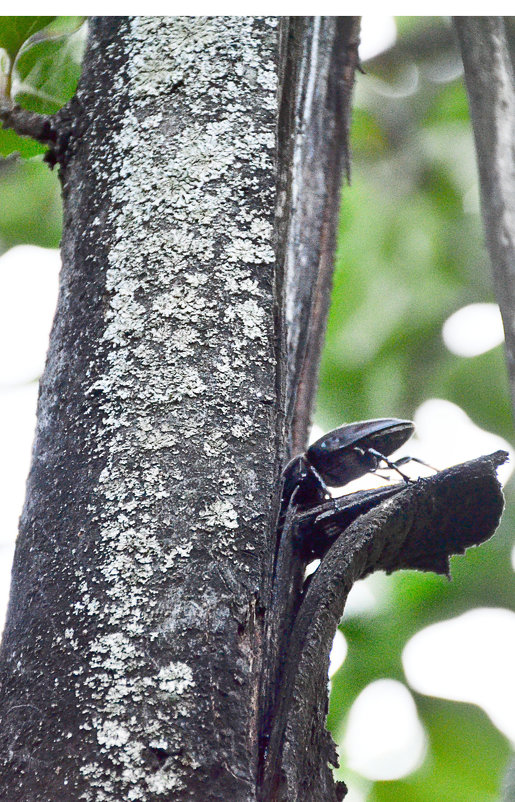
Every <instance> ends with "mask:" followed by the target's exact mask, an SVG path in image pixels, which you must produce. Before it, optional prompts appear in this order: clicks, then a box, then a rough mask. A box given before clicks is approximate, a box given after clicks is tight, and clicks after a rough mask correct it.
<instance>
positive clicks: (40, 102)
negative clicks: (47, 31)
mask: <svg viewBox="0 0 515 802" xmlns="http://www.w3.org/2000/svg"><path fill="white" fill-rule="evenodd" d="M74 19H77V18H74ZM85 32H86V31H85V26H83V27H81V28H79V29H78V30H77V31H76V32H75V33H73V34H72V35H71V36H69V35H64V36H58V37H56V38H44V39H39V38H35V39H33V40H32V41H31V42H28V43H27V45H26V46H25V47H24V48H23V49H22V50H21V52H20V54H19V56H18V58H17V59H16V63H15V65H14V70H13V99H14V100H15V101H16V102H17V103H19V104H20V106H23V108H26V109H29V110H30V111H36V112H39V113H41V114H53V113H54V112H56V111H58V110H59V109H60V108H61V107H62V106H64V104H65V103H66V102H67V101H68V100H70V98H71V97H73V94H74V92H75V89H76V88H77V83H78V81H79V77H80V71H81V62H82V56H83V53H84V47H85Z"/></svg>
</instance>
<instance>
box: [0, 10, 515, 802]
mask: <svg viewBox="0 0 515 802" xmlns="http://www.w3.org/2000/svg"><path fill="white" fill-rule="evenodd" d="M74 35H75V34H74ZM385 48H389V49H386V50H385ZM362 58H363V60H364V61H365V68H366V70H367V75H365V76H359V77H358V85H357V90H356V98H355V113H354V124H353V132H352V146H353V152H354V160H353V161H354V167H353V183H352V187H351V188H350V189H349V188H345V189H344V192H343V199H342V214H341V225H340V238H339V247H338V254H337V269H336V274H335V280H334V291H333V305H332V310H331V318H330V321H329V326H328V335H327V343H326V349H325V352H324V356H323V362H322V368H321V381H320V391H319V398H318V408H317V420H316V425H317V426H318V427H320V428H319V429H317V430H315V433H314V437H316V436H317V434H316V432H318V433H320V431H321V430H327V429H329V428H331V427H333V426H336V425H338V424H340V423H342V422H343V421H351V420H361V419H366V418H371V417H385V416H387V417H389V416H395V417H403V418H404V417H406V418H410V419H413V420H415V423H416V425H417V435H416V437H415V438H414V439H413V440H412V441H411V442H410V443H409V444H408V450H409V453H411V454H413V455H414V456H418V457H420V458H421V459H424V460H425V461H426V462H428V463H429V464H431V465H434V466H436V467H437V468H443V467H445V466H447V465H450V464H453V463H456V462H460V461H463V460H466V459H469V458H471V457H473V456H477V455H479V454H481V453H488V452H490V451H494V450H496V449H498V448H511V446H510V445H509V444H510V443H511V442H513V441H514V437H515V436H514V432H513V425H512V417H511V411H510V403H509V398H508V392H507V379H506V370H505V366H504V357H503V351H502V346H501V345H500V343H501V338H502V329H501V327H500V325H499V314H498V310H497V307H496V305H495V299H494V296H493V292H492V286H491V279H490V270H489V265H488V259H487V256H486V252H485V249H484V246H483V233H482V228H481V220H480V218H479V207H478V190H477V179H476V167H475V161H474V150H473V141H472V135H471V130H470V125H469V120H468V111H467V102H466V95H465V92H464V88H463V84H462V79H461V69H460V61H459V58H458V56H457V52H456V49H455V46H454V42H453V36H452V31H451V30H450V28H449V23H448V21H446V20H445V19H442V18H431V17H422V18H420V17H419V18H412V17H405V18H397V20H394V19H393V18H392V17H378V16H376V17H373V18H372V17H371V18H365V19H364V22H363V47H362ZM63 64H64V66H66V65H65V63H64V62H62V63H61V67H63ZM63 74H66V75H67V76H68V72H67V71H66V70H65V69H64V67H63ZM60 80H61V81H63V80H65V79H60ZM67 80H68V79H67ZM69 80H71V79H69ZM59 86H61V84H59ZM63 93H64V95H65V94H66V92H64V90H63ZM46 94H48V92H47V91H46ZM29 105H30V104H29ZM35 106H36V107H37V103H35ZM9 136H10V137H11V138H10V139H9V142H8V145H9V143H11V144H12V136H11V135H9ZM6 142H7V139H6V138H4V137H3V135H2V134H0V153H5V152H8V150H9V147H10V145H9V147H7V145H5V143H6ZM4 146H5V147H7V151H6V150H5V148H4ZM39 150H40V148H39V146H37V145H36V146H34V150H33V151H27V155H31V154H32V152H34V153H35V152H38V151H39ZM60 214H61V210H60V200H59V186H58V180H57V175H56V174H55V173H50V172H49V171H48V169H47V168H46V167H45V166H44V165H43V164H42V162H41V160H40V157H36V158H33V159H31V160H29V161H25V162H21V161H16V160H12V159H8V160H4V161H0V254H3V255H0V282H1V285H0V286H1V292H0V336H1V338H2V343H3V347H2V349H1V356H0V438H1V440H0V444H1V448H0V461H1V465H0V471H1V477H0V480H1V481H0V486H1V487H2V504H1V506H0V514H1V516H2V517H1V528H0V621H1V620H2V619H3V615H4V610H5V604H6V601H7V591H8V581H9V570H10V562H11V559H12V552H13V548H14V538H15V533H16V526H17V519H18V516H19V513H20V511H21V505H22V502H23V494H24V483H25V478H26V475H27V470H28V466H29V462H30V449H31V441H32V436H33V429H34V422H35V407H36V400H37V377H38V376H39V375H40V373H41V371H42V369H43V364H44V354H45V350H46V344H47V341H48V332H49V328H50V325H51V320H52V316H53V310H54V307H55V300H56V291H57V281H58V267H59V256H58V252H57V250H56V248H57V246H58V243H59V238H60V226H61V222H60ZM413 467H414V466H413ZM512 467H513V466H509V468H508V471H504V472H503V474H502V478H503V481H508V478H509V471H510V470H511V469H512ZM373 486H377V482H376V481H375V480H374V485H373ZM347 489H348V488H346V490H347ZM506 498H507V509H506V512H505V516H504V520H503V523H502V526H501V528H500V530H499V532H498V533H497V535H496V536H495V538H493V539H492V540H491V541H490V542H489V543H488V544H485V545H484V546H482V547H481V548H479V549H472V550H470V551H469V552H468V553H467V555H466V556H465V557H458V558H453V560H452V574H453V581H452V582H448V581H447V580H446V579H445V578H442V577H437V576H434V575H432V574H420V573H417V572H414V571H405V572H400V573H398V574H396V575H393V576H391V577H386V576H385V575H384V574H378V575H374V576H372V577H370V578H368V579H367V580H365V581H364V582H359V583H357V584H356V586H355V587H354V589H353V590H352V592H351V595H350V597H349V601H348V604H347V608H346V612H345V615H344V619H343V621H342V624H341V627H340V630H341V631H340V632H339V633H338V636H337V638H336V639H335V644H334V648H333V654H332V660H331V672H330V673H331V683H332V698H331V709H330V714H329V724H330V727H331V730H332V732H333V735H334V737H335V738H336V740H337V741H338V743H339V745H340V755H341V762H342V768H341V769H340V770H339V772H338V774H339V775H340V776H341V777H342V778H344V779H345V780H346V781H347V783H348V784H349V786H350V792H349V796H348V797H347V800H348V801H349V802H365V801H366V802H403V801H404V800H406V801H407V800H409V802H414V801H415V802H440V801H441V802H447V800H452V802H497V800H499V799H500V793H501V791H500V788H501V785H502V782H503V779H502V778H503V776H504V774H505V771H506V768H507V766H508V764H509V761H510V754H511V749H512V745H513V743H514V742H515V727H514V722H515V690H514V684H515V683H514V680H513V678H514V677H515V613H514V612H513V610H514V608H515V578H514V568H515V550H514V549H513V540H514V539H513V524H514V515H515V513H514V510H515V504H514V491H513V484H510V483H508V485H507V487H506ZM509 793H510V792H509V791H506V796H505V797H504V798H505V799H506V800H508V799H513V798H515V796H512V797H510V796H509ZM511 793H513V790H512V791H511Z"/></svg>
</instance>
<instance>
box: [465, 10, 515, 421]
mask: <svg viewBox="0 0 515 802" xmlns="http://www.w3.org/2000/svg"><path fill="white" fill-rule="evenodd" d="M454 25H455V28H456V32H457V35H458V40H459V44H460V49H461V56H462V59H463V67H464V70H465V82H466V85H467V93H468V97H469V104H470V114H471V118H472V126H473V129H474V137H475V141H476V153H477V161H478V167H479V183H480V189H481V208H482V213H483V223H484V228H485V234H486V243H487V247H488V252H489V254H490V260H491V263H492V268H493V277H494V286H495V291H496V295H497V300H498V302H499V306H500V309H501V314H502V318H503V322H504V329H505V333H506V353H507V361H508V370H509V375H510V383H511V394H512V400H513V403H514V405H515V278H514V272H513V266H514V265H515V91H514V82H513V65H512V63H511V58H510V53H509V48H508V45H507V41H506V34H505V28H504V22H503V19H502V17H454Z"/></svg>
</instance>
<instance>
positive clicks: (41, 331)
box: [0, 245, 61, 387]
mask: <svg viewBox="0 0 515 802" xmlns="http://www.w3.org/2000/svg"><path fill="white" fill-rule="evenodd" d="M60 267H61V257H60V255H59V251H58V250H51V249H49V248H38V247H36V246H35V245H17V246H16V247H15V248H11V249H10V250H9V251H7V252H6V253H4V254H3V255H2V256H1V257H0V286H1V287H2V292H1V293H0V342H2V348H1V349H0V387H2V386H5V385H9V384H16V383H21V382H30V381H34V379H38V378H39V376H40V375H41V373H42V372H43V368H44V365H45V358H46V352H47V348H48V335H49V333H50V328H51V326H52V320H53V317H54V311H55V304H56V299H57V288H58V281H59V269H60Z"/></svg>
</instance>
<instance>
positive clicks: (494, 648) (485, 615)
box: [402, 607, 515, 745]
mask: <svg viewBox="0 0 515 802" xmlns="http://www.w3.org/2000/svg"><path fill="white" fill-rule="evenodd" d="M402 662H403V666H404V671H405V674H406V677H407V680H408V682H409V684H410V685H411V687H412V688H414V689H415V690H417V691H419V692H420V693H424V694H427V695H429V696H439V697H442V698H444V699H454V700H456V701H459V702H471V703H473V704H476V705H479V706H480V707H482V708H483V710H484V711H485V713H487V715H488V716H489V717H490V718H491V720H492V722H493V723H494V724H495V726H496V727H497V728H498V729H499V730H500V731H501V732H502V733H504V735H506V736H507V737H508V738H509V739H510V740H511V741H512V743H513V744H514V745H515V685H514V682H513V678H514V677H515V612H513V611H512V610H506V609H503V608H488V607H478V608H477V609H475V610H469V611H468V612H467V613H464V614H463V615H460V616H458V617H457V618H451V619H449V620H448V621H441V622H439V623H437V624H432V625H431V626H429V627H426V628H425V629H423V630H421V631H420V632H418V633H417V634H416V635H414V636H413V637H412V638H411V640H409V641H408V643H407V645H406V647H405V649H404V652H403V655H402Z"/></svg>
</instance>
